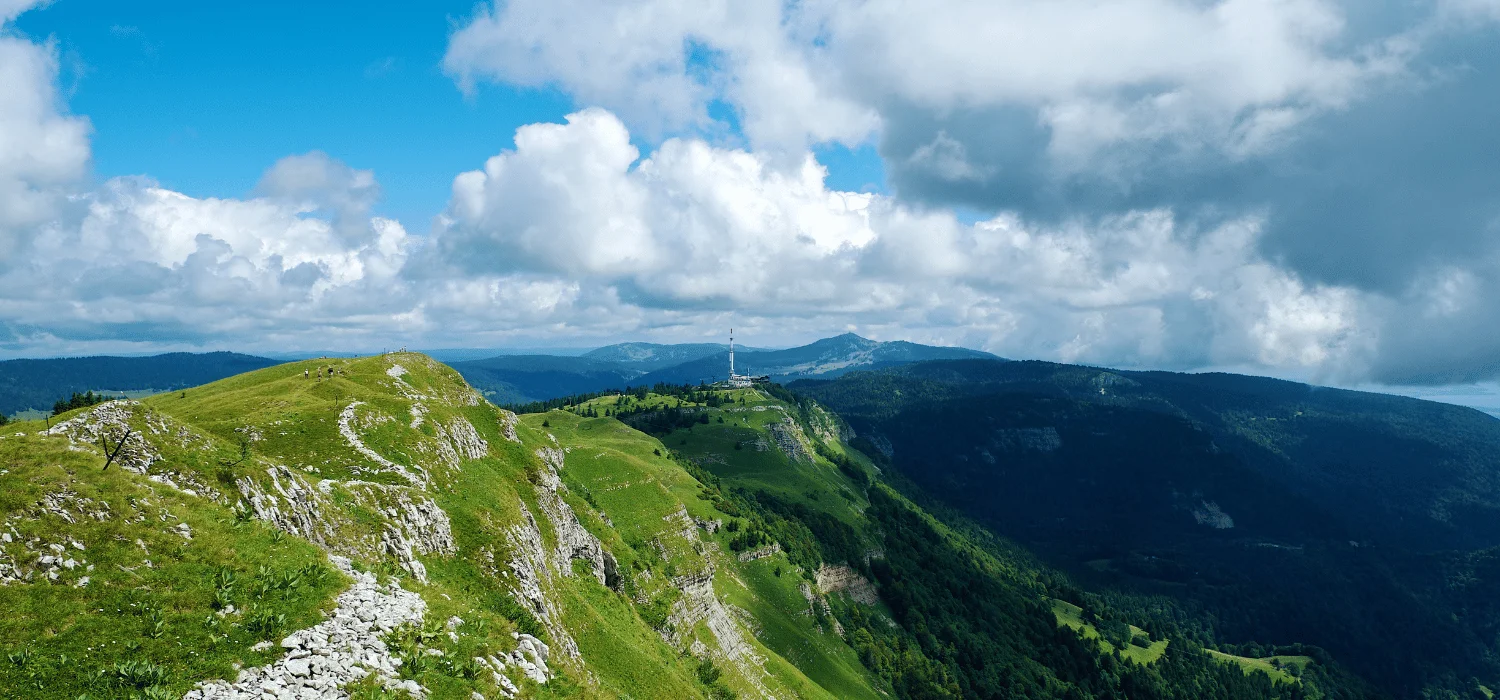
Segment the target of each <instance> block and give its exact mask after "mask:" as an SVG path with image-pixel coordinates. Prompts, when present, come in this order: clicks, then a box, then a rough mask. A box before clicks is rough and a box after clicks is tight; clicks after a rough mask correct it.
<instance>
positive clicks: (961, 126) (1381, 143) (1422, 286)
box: [0, 0, 1500, 383]
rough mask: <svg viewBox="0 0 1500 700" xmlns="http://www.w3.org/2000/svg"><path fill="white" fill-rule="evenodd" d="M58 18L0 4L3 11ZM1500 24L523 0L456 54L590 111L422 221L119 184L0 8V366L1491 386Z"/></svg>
mask: <svg viewBox="0 0 1500 700" xmlns="http://www.w3.org/2000/svg"><path fill="white" fill-rule="evenodd" d="M33 4H35V3H29V2H18V1H17V0H9V1H8V2H7V1H6V0H0V22H4V23H9V22H10V21H11V20H13V19H14V18H15V17H16V16H18V15H19V14H21V13H22V12H25V11H26V10H27V9H28V7H29V6H31V5H33ZM1497 32H1500V0H1421V1H1419V2H1396V1H1395V0H1391V1H1389V2H1374V3H1371V2H1364V3H1353V2H1334V1H1333V0H1276V1H1275V2H1266V1H1265V0H1220V1H1218V2H1188V1H1187V0H1104V1H1102V2H1101V1H1099V0H1089V1H1087V2H1084V1H1082V0H1062V1H1058V0H1051V1H1046V2H1043V1H1040V0H1004V1H989V2H973V1H970V0H943V1H942V2H931V1H929V2H924V3H911V2H899V1H897V0H865V1H852V0H844V1H839V2H834V1H831V0H812V1H810V2H801V3H782V2H775V1H745V2H680V1H676V0H643V1H640V2H632V3H617V2H603V1H595V0H575V1H573V2H554V1H547V0H512V1H511V2H508V3H497V4H494V5H490V6H483V7H481V8H480V10H479V11H478V12H477V13H476V14H475V15H474V16H473V17H471V18H468V19H467V20H465V21H464V22H462V23H461V24H460V25H459V26H457V27H456V28H455V30H454V32H453V34H452V36H451V37H450V41H449V45H448V51H447V55H446V56H445V57H444V59H443V66H442V67H443V69H444V70H446V71H447V72H448V74H450V75H451V76H452V77H453V79H454V81H455V84H456V85H457V86H458V88H459V89H460V90H464V91H475V90H484V89H485V86H486V85H487V84H488V83H491V82H503V83H507V84H512V85H525V86H537V87H548V88H555V89H559V90H562V91H564V92H565V93H567V94H569V95H571V96H572V98H573V100H574V101H575V103H576V104H577V105H579V107H578V108H577V109H576V111H574V112H572V113H571V114H568V115H566V116H565V117H562V118H559V119H558V120H557V121H556V122H550V123H537V124H531V125H528V126H525V127H522V128H521V129H520V130H518V131H517V132H516V134H515V140H514V147H513V148H511V149H509V150H506V151H504V152H502V153H499V154H496V155H494V156H493V157H491V158H489V159H488V160H487V161H486V162H484V163H476V164H475V166H476V169H474V170H472V171H469V172H463V173H455V177H454V180H453V186H452V194H451V197H450V199H449V201H448V203H447V205H446V207H445V208H444V209H443V210H442V211H441V212H440V213H436V214H437V215H436V216H435V218H434V220H433V223H432V225H431V230H430V231H428V232H425V233H414V232H412V231H411V230H409V229H408V227H409V226H411V225H412V224H413V222H404V223H403V222H398V221H394V220H391V219H388V218H383V217H381V216H378V215H376V214H375V213H374V211H375V208H376V204H377V202H378V199H379V194H380V185H379V183H378V181H377V177H376V174H375V173H372V172H370V171H367V170H360V169H357V168H356V167H351V166H350V165H346V164H344V163H341V162H339V161H337V160H335V159H332V158H330V157H328V156H326V155H324V154H322V153H319V152H312V153H306V154H296V155H289V156H287V157H286V158H283V159H281V160H280V161H278V162H276V163H274V164H272V165H271V166H270V167H269V169H268V170H267V171H266V172H265V174H264V175H263V177H262V179H261V182H260V185H259V186H258V187H257V189H256V191H255V193H254V195H253V196H251V197H247V198H242V199H229V198H195V197H190V196H188V195H185V194H182V193H179V192H174V191H171V190H169V189H166V188H164V187H162V186H161V185H159V184H158V183H156V182H154V181H153V180H151V179H150V177H149V175H141V176H136V177H124V178H114V179H110V180H107V181H105V182H102V183H101V182H95V181H94V179H93V178H92V176H91V166H90V139H91V125H90V122H89V120H88V118H87V117H86V116H83V115H74V114H71V113H69V111H68V109H67V107H66V104H65V102H64V100H63V99H62V97H61V95H60V93H59V89H58V72H59V69H58V55H57V49H56V48H55V47H54V46H53V45H52V44H50V43H47V42H41V41H37V40H34V39H31V38H28V37H24V36H20V35H18V34H16V33H15V32H13V31H11V30H10V29H9V28H8V26H7V28H6V29H4V30H0V92H3V93H4V94H6V95H7V96H9V97H8V98H7V99H6V100H3V101H0V301H3V303H0V352H4V353H6V354H10V355H17V354H31V355H41V354H58V352H60V351H63V350H62V349H64V348H66V349H67V350H66V351H69V352H78V351H86V350H88V349H91V348H101V349H119V348H122V347H140V348H150V347H169V346H170V347H186V346H203V347H233V348H239V349H250V350H253V349H275V348H295V347H304V348H318V349H326V348H330V347H340V346H342V347H362V348H370V347H379V346H381V345H383V344H390V343H392V342H397V343H403V344H404V343H407V342H412V341H413V340H415V339H420V340H421V341H422V342H425V343H427V344H428V345H433V346H437V345H444V344H449V345H455V344H456V345H465V346H482V345H495V344H504V343H506V342H507V341H508V340H509V339H518V338H524V339H527V340H530V341H535V340H537V339H545V338H554V339H555V338H567V339H591V340H608V339H611V338H618V337H622V336H631V337H648V338H657V339H662V340H669V341H670V340H688V339H696V338H698V337H700V336H701V333H702V330H703V329H705V328H708V329H714V328H718V327H721V326H727V325H728V323H729V321H730V319H733V323H734V325H735V326H737V327H740V328H744V329H746V330H747V331H749V332H750V333H754V334H758V335H761V336H763V337H777V338H796V339H802V338H807V337H809V336H816V335H822V334H827V333H829V332H833V331H842V330H844V329H846V328H851V327H852V328H858V329H859V330H861V331H862V332H864V333H866V334H868V335H872V336H874V337H887V338H894V337H905V338H909V339H912V340H918V341H926V342H938V343H950V344H963V345H968V346H971V347H981V348H984V349H986V350H990V351H992V352H995V353H997V354H1001V355H1006V356H1012V357H1028V358H1041V359H1052V360H1060V361H1069V362H1087V363H1096V364H1105V365H1117V366H1119V365H1124V366H1145V367H1161V368H1171V369H1189V368H1200V367H1210V366H1220V367H1222V366H1236V367H1252V368H1261V369H1263V370H1265V371H1271V372H1277V373H1283V374H1297V375H1301V376H1305V377H1308V378H1314V379H1320V380H1323V381H1341V382H1357V381H1382V382H1391V383H1443V382H1463V381H1476V380H1484V379H1491V378H1494V377H1495V376H1496V375H1500V334H1495V333H1493V332H1492V331H1491V330H1490V329H1491V328H1493V327H1494V326H1495V324H1496V322H1497V321H1500V166H1497V165H1496V164H1495V163H1494V161H1493V157H1492V154H1494V153H1496V152H1500V151H1497V147H1500V135H1497V133H1496V132H1500V130H1496V129H1493V128H1492V125H1493V124H1495V123H1500V89H1496V88H1497V87H1500V53H1497V52H1495V51H1493V50H1492V47H1493V45H1494V42H1495V40H1496V39H1497V38H1500V36H1497ZM455 99H459V98H458V97H457V96H455ZM434 128H436V127H434ZM867 143H873V144H874V145H875V146H876V147H877V149H878V152H879V154H880V157H881V159H882V161H883V163H884V167H885V169H886V172H887V174H888V177H889V180H890V183H891V186H892V192H891V193H888V194H877V193H868V192H843V191H837V190H835V189H832V188H830V187H829V186H828V185H827V183H826V171H825V169H824V167H823V166H822V165H820V164H819V162H818V160H817V158H816V157H815V156H814V155H813V149H815V148H817V147H820V146H825V145H827V144H843V145H846V146H850V147H857V146H859V145H861V144H867ZM960 212H963V213H960ZM972 212H981V213H980V214H979V215H978V216H977V217H976V216H974V215H973V214H972ZM976 219H977V220H976Z"/></svg>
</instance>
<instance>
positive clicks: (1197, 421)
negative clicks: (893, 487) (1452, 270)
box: [794, 362, 1500, 696]
mask: <svg viewBox="0 0 1500 700" xmlns="http://www.w3.org/2000/svg"><path fill="white" fill-rule="evenodd" d="M794 386H795V389H796V390H797V391H799V392H801V393H805V394H806V395H809V396H812V397H815V398H817V399H818V400H819V401H821V402H823V403H825V404H826V405H828V406H830V407H832V408H833V409H835V410H836V411H838V412H839V413H840V415H842V416H843V417H844V418H845V419H847V420H848V421H849V422H850V424H851V425H852V426H853V428H854V430H855V431H856V432H857V433H859V434H860V436H861V439H860V441H857V443H856V444H861V445H865V446H866V447H867V448H868V449H869V450H870V451H871V452H872V453H876V454H880V455H882V459H885V460H887V461H888V463H889V465H890V466H892V467H894V468H895V469H896V470H898V471H899V473H900V474H901V475H902V476H903V477H904V478H906V479H909V480H910V483H911V484H912V485H913V487H914V488H916V489H918V490H920V491H921V492H922V493H923V494H925V495H926V496H927V497H930V498H932V499H934V500H936V501H938V502H940V503H942V504H946V505H948V506H951V507H954V508H956V509H958V510H960V511H961V512H963V513H965V514H967V515H969V516H971V517H973V518H976V519H977V520H978V521H980V522H982V523H983V524H984V525H985V526H987V527H989V528H990V529H992V530H994V531H995V532H997V533H1000V534H1003V535H1006V536H1010V537H1014V538H1016V539H1018V540H1019V541H1021V542H1023V543H1026V544H1027V545H1029V546H1030V547H1031V548H1032V549H1033V551H1035V552H1036V553H1037V554H1038V555H1040V556H1042V557H1043V558H1044V559H1046V560H1048V561H1051V562H1053V563H1055V564H1058V565H1060V566H1063V567H1065V568H1066V569H1068V570H1069V571H1070V572H1071V573H1072V574H1073V575H1074V576H1076V577H1077V578H1078V580H1080V581H1082V582H1085V583H1086V584H1089V585H1095V586H1099V587H1101V588H1104V589H1107V590H1118V591H1124V592H1128V593H1130V594H1132V595H1146V596H1164V599H1167V600H1174V601H1176V602H1177V604H1179V605H1182V606H1185V608H1184V609H1189V610H1196V611H1200V613H1201V619H1202V620H1207V621H1208V622H1205V623H1204V624H1206V625H1207V626H1208V627H1209V628H1211V631H1212V632H1213V634H1214V635H1216V637H1217V638H1220V639H1222V640H1224V641H1231V642H1251V641H1257V642H1262V643H1266V642H1269V643H1290V642H1292V641H1300V642H1307V643H1311V644H1315V645H1318V646H1320V647H1322V648H1325V649H1327V650H1329V651H1330V652H1331V653H1332V654H1333V655H1334V656H1335V657H1337V658H1339V659H1340V660H1341V661H1343V662H1344V663H1345V664H1346V665H1348V666H1350V667H1351V668H1353V669H1355V670H1357V671H1358V672H1360V673H1361V674H1362V675H1364V676H1365V677H1367V678H1369V679H1371V680H1373V681H1375V682H1377V683H1379V684H1380V685H1382V686H1383V687H1385V688H1387V689H1388V690H1389V691H1390V692H1392V693H1394V694H1396V695H1398V696H1408V695H1410V694H1414V693H1417V692H1419V690H1420V689H1422V688H1423V687H1424V686H1425V687H1428V688H1434V687H1437V688H1446V689H1458V690H1456V691H1455V692H1460V691H1464V689H1466V688H1469V687H1471V686H1472V685H1473V684H1472V683H1470V680H1471V679H1472V678H1473V677H1474V676H1480V677H1488V678H1491V679H1493V678H1494V677H1495V676H1496V673H1497V669H1496V667H1495V665H1494V660H1493V659H1494V656H1495V652H1496V648H1495V643H1496V637H1495V631H1496V629H1497V623H1500V618H1497V617H1496V613H1497V609H1496V606H1495V605H1494V604H1492V603H1490V602H1488V601H1491V600H1495V599H1500V577H1497V576H1496V574H1497V571H1496V566H1495V565H1494V563H1493V562H1494V561H1495V555H1494V553H1493V552H1494V551H1495V550H1494V549H1493V548H1494V547H1496V546H1497V545H1500V531H1497V530H1496V527H1497V519H1496V518H1495V515H1496V514H1497V511H1496V510H1495V509H1496V507H1497V503H1500V492H1497V490H1496V489H1497V486H1500V421H1497V420H1495V419H1493V418H1491V417H1489V416H1487V415H1484V414H1482V413H1479V412H1477V411H1471V410H1468V409H1463V408H1458V407H1453V406H1447V405H1442V404H1432V403H1427V402H1422V401H1417V400H1413V399H1405V398H1399V397H1390V396H1381V395H1374V394H1364V393H1359V392H1348V391H1339V390H1331V389H1320V388H1315V387H1309V386H1305V385H1300V384H1295V383H1291V382H1282V381H1276V380H1268V379H1260V378H1254V377H1238V376H1232V375H1177V374H1170V373H1134V372H1118V371H1112V370H1100V369H1093V368H1084V367H1072V366H1066V365H1054V364H1049V363H1038V362H1010V363H999V362H934V363H922V364H917V365H911V366H907V367H903V368H896V369H891V370H885V371H879V372H861V373H854V374H851V375H848V376H846V377H844V378H841V379H838V380H834V381H830V382H801V383H798V384H797V385H794ZM1464 692H1466V691H1464Z"/></svg>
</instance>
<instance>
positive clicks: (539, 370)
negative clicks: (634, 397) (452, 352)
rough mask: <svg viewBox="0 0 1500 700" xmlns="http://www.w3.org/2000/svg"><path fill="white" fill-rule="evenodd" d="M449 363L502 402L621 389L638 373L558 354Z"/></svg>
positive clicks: (519, 401) (618, 364)
mask: <svg viewBox="0 0 1500 700" xmlns="http://www.w3.org/2000/svg"><path fill="white" fill-rule="evenodd" d="M450 366H452V367H453V368H454V369H456V370H458V373H459V374H461V375H463V378H464V380H465V381H467V382H468V383H469V385H470V386H472V387H474V388H475V389H478V390H480V391H481V392H483V393H484V395H485V398H488V399H489V400H490V402H491V403H496V404H502V405H503V404H519V403H528V402H532V401H542V400H546V399H550V398H555V397H558V396H569V395H573V394H583V393H589V392H595V391H603V390H605V389H623V388H624V387H625V386H626V385H627V384H629V383H630V381H631V380H632V379H635V378H637V377H639V376H641V374H642V372H641V370H638V369H632V368H630V367H626V366H624V365H622V364H620V363H617V362H606V361H602V360H596V359H592V358H588V357H565V356H559V355H501V356H498V357H490V358H486V359H483V360H471V361H468V362H453V363H450Z"/></svg>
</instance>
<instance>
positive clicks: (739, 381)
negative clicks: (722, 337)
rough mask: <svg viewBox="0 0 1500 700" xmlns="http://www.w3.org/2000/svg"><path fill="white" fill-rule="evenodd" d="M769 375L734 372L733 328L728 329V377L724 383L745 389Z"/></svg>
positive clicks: (730, 386)
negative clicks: (759, 375) (757, 375)
mask: <svg viewBox="0 0 1500 700" xmlns="http://www.w3.org/2000/svg"><path fill="white" fill-rule="evenodd" d="M768 379H770V377H751V376H747V375H743V374H735V372H734V329H733V328H731V329H729V379H728V380H726V381H725V382H724V383H725V384H726V385H728V386H729V388H731V389H745V388H749V387H751V386H754V385H755V383H756V382H760V381H766V380H768Z"/></svg>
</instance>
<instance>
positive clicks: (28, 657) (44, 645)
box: [0, 415, 344, 698]
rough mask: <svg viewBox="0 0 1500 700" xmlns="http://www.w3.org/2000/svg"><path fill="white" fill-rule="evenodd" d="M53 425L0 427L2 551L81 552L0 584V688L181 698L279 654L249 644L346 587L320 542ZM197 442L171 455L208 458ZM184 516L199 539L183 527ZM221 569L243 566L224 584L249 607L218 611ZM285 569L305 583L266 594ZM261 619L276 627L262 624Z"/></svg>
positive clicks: (17, 693)
mask: <svg viewBox="0 0 1500 700" xmlns="http://www.w3.org/2000/svg"><path fill="white" fill-rule="evenodd" d="M70 417H71V415H65V416H62V417H61V418H62V419H67V418H70ZM42 428H43V424H42V423H41V422H40V421H38V422H23V423H17V424H13V425H9V426H6V427H5V428H0V436H3V439H0V464H4V465H5V466H4V469H3V470H0V514H3V516H4V519H5V525H4V528H5V531H6V533H7V534H8V535H9V538H8V539H10V540H11V541H10V542H7V543H4V544H3V550H4V552H5V558H7V559H8V560H9V561H10V562H11V563H12V564H14V565H15V566H17V567H18V568H21V569H31V570H36V569H38V568H41V567H40V565H39V556H40V555H49V556H50V555H52V554H53V553H54V551H53V549H51V547H50V546H51V545H60V546H61V547H62V548H63V550H64V554H63V556H65V557H67V558H69V559H73V560H74V561H76V562H78V563H77V564H76V565H75V566H74V567H73V568H71V569H68V568H66V567H64V568H62V569H61V570H60V571H59V572H58V579H57V580H56V581H53V582H51V583H50V584H49V583H41V582H36V583H11V584H9V585H3V586H0V610H5V611H6V612H7V614H6V615H4V616H0V649H3V650H4V651H5V653H6V654H7V660H5V661H0V696H5V697H37V698H49V697H56V698H76V697H79V696H80V695H81V694H84V693H91V694H93V695H95V696H98V697H120V696H128V694H129V693H132V692H144V691H145V690H147V689H149V688H152V687H159V688H160V690H163V691H171V692H173V693H176V694H179V695H180V694H181V693H182V692H185V691H186V690H188V689H189V688H191V686H192V684H193V683H194V682H195V681H196V680H197V679H200V678H211V677H216V676H231V675H233V673H234V669H233V667H232V664H234V663H236V662H241V663H245V664H250V665H257V664H262V663H266V662H269V661H271V660H272V659H273V658H274V655H273V654H272V653H270V652H253V651H251V650H250V647H251V646H252V645H254V644H255V643H256V642H259V641H261V640H262V639H271V638H276V639H279V638H280V637H279V636H277V635H280V634H284V633H285V632H289V631H291V630H293V629H297V628H301V627H308V626H311V625H313V624H315V623H316V622H317V620H318V619H320V611H321V610H323V609H327V608H328V607H330V606H331V602H332V597H333V595H334V593H336V591H337V590H339V589H341V588H342V587H343V586H344V577H343V576H342V575H341V574H338V573H337V572H336V571H334V570H333V569H332V568H331V567H329V566H328V565H327V563H326V561H325V559H324V557H323V555H322V553H321V552H319V551H318V550H317V549H316V548H315V547H313V546H312V545H310V544H308V543H306V542H304V541H302V540H300V539H297V538H294V537H287V536H284V535H283V534H282V533H281V532H279V531H275V530H273V529H271V528H269V527H266V526H264V525H261V524H259V523H255V522H244V521H240V520H237V519H236V517H235V514H234V512H233V511H231V510H230V509H229V508H228V507H226V506H223V505H219V504H214V503H211V502H208V501H206V500H205V499H203V498H199V497H194V496H188V495H185V494H183V493H181V492H179V491H177V490H176V489H173V488H170V487H167V486H163V485H160V484H156V483H153V482H150V481H148V480H146V479H144V478H141V477H140V476H138V475H135V474H131V473H129V472H126V471H123V470H122V469H120V468H119V467H113V468H111V469H110V470H108V471H102V470H101V467H102V466H103V464H104V458H103V456H102V455H101V454H99V453H97V452H95V451H90V450H87V449H82V450H72V449H68V440H67V439H66V438H63V437H42V436H39V435H37V433H38V432H39V431H40V429H42ZM188 452H189V451H188V450H180V451H178V453H177V454H176V455H171V456H170V458H172V459H174V461H177V462H179V463H183V462H187V461H190V459H191V458H192V457H201V455H192V456H191V457H190V456H189V455H188V454H187V453H188ZM169 455H170V452H169ZM49 495H51V496H53V497H54V498H56V497H58V496H63V498H64V503H63V506H62V510H63V511H64V513H66V515H64V514H59V513H53V512H50V511H47V510H44V509H43V508H41V507H40V505H39V503H40V502H41V501H42V500H43V499H44V497H47V496H49ZM96 516H97V517H96ZM180 523H186V524H187V526H188V528H189V531H190V533H191V537H192V539H190V540H189V539H187V538H185V537H183V536H182V535H180V534H178V531H177V526H178V525H179V524H180ZM75 542H76V543H78V544H79V545H82V546H83V548H82V549H79V548H78V547H77V546H75V545H74V544H73V543H75ZM221 570H223V571H229V572H233V573H234V574H235V579H236V581H235V583H234V584H232V585H229V586H226V587H225V588H226V590H227V591H228V592H229V597H230V599H231V600H232V601H233V603H234V604H235V605H236V606H237V607H239V608H240V609H242V610H246V611H247V614H244V615H229V616H225V617H219V616H216V615H214V607H213V602H214V598H215V592H216V590H217V589H218V588H219V587H220V586H219V583H220V579H218V578H217V577H218V576H219V574H220V571H221ZM287 574H296V575H297V576H298V584H297V585H296V586H293V587H283V588H278V589H276V590H274V591H270V592H267V593H261V592H260V591H259V589H258V584H259V582H261V581H281V580H284V579H283V578H282V577H284V576H285V575H287ZM85 577H87V579H88V581H87V583H84V581H83V579H84V578H85ZM43 579H45V576H44V575H37V576H36V577H35V578H34V579H33V580H36V581H40V580H43ZM256 616H260V617H259V619H262V620H267V621H269V624H266V625H264V626H262V627H261V628H259V629H258V631H252V630H251V629H250V628H251V627H252V625H249V624H246V623H247V622H248V620H249V619H251V618H252V617H256ZM278 651H279V650H278ZM276 655H279V653H278V654H276Z"/></svg>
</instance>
